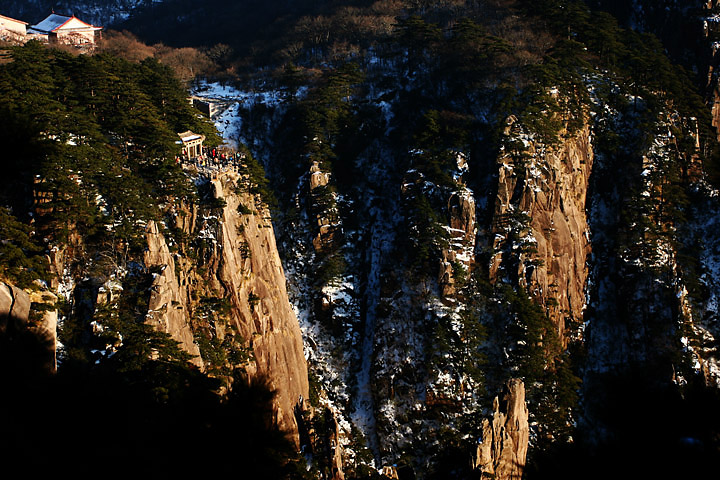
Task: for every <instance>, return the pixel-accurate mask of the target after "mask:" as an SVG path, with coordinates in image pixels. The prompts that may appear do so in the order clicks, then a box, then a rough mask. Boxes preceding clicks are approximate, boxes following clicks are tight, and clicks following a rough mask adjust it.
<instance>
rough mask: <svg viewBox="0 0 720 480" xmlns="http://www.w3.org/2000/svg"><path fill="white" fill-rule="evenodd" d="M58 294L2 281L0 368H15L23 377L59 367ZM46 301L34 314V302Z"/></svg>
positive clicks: (0, 295)
mask: <svg viewBox="0 0 720 480" xmlns="http://www.w3.org/2000/svg"><path fill="white" fill-rule="evenodd" d="M55 300H57V298H56V297H55V295H53V294H52V293H50V292H47V291H32V292H31V293H29V294H28V293H27V292H26V291H24V290H22V289H20V288H18V287H16V286H15V285H11V284H9V283H5V282H0V350H2V352H0V358H2V360H1V361H0V363H2V366H0V370H4V369H6V368H7V369H9V370H14V371H12V372H10V373H11V375H17V376H18V377H25V378H23V380H24V381H30V380H31V379H32V378H35V376H37V375H43V374H47V373H52V372H54V371H55V370H56V369H57V363H56V358H55V354H56V350H57V311H56V310H55V306H54V305H55ZM33 303H35V304H37V305H44V306H43V307H39V308H38V310H39V311H37V312H35V314H34V315H33V314H32V312H31V310H32V304H33Z"/></svg>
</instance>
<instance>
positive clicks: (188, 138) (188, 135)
mask: <svg viewBox="0 0 720 480" xmlns="http://www.w3.org/2000/svg"><path fill="white" fill-rule="evenodd" d="M178 136H179V137H180V139H181V140H182V141H183V143H187V142H192V141H193V140H205V136H204V135H198V134H197V133H193V132H191V131H190V130H188V131H187V132H182V133H178Z"/></svg>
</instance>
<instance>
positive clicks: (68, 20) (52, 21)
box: [32, 13, 102, 33]
mask: <svg viewBox="0 0 720 480" xmlns="http://www.w3.org/2000/svg"><path fill="white" fill-rule="evenodd" d="M63 27H65V28H66V29H72V30H77V29H88V28H90V29H93V30H101V29H102V27H96V26H94V25H90V24H89V23H85V22H83V21H82V20H80V19H79V18H77V17H76V16H75V15H73V16H70V17H68V16H67V15H58V14H57V13H53V14H51V15H50V16H49V17H47V18H46V19H45V20H43V21H42V22H40V23H38V24H37V25H33V27H32V28H33V30H37V31H38V32H43V33H50V32H57V31H58V30H60V29H62V28H63Z"/></svg>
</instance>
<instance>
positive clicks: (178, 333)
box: [144, 221, 203, 367]
mask: <svg viewBox="0 0 720 480" xmlns="http://www.w3.org/2000/svg"><path fill="white" fill-rule="evenodd" d="M145 237H146V238H147V242H148V248H147V250H146V251H145V259H144V260H145V267H146V268H148V269H159V270H160V271H159V273H155V275H154V277H155V278H154V280H153V283H152V286H151V287H150V301H149V305H148V313H147V317H146V318H147V321H148V323H150V324H151V325H153V326H154V327H155V328H156V329H157V330H159V331H162V332H165V333H168V334H170V336H171V337H172V338H173V339H174V340H176V341H177V342H179V346H180V348H182V349H183V350H185V351H186V352H187V353H189V354H190V355H192V356H193V359H192V360H191V361H192V362H193V363H194V364H195V365H197V366H198V367H202V364H203V362H202V359H201V357H200V349H199V347H198V345H197V344H196V343H195V342H194V338H193V332H192V329H191V327H190V322H189V318H188V296H187V291H186V290H184V289H182V288H180V284H179V282H178V277H177V275H176V271H175V261H174V259H173V257H172V255H171V254H170V250H169V249H168V246H167V243H166V242H165V237H164V236H163V234H162V233H160V231H159V230H158V227H157V224H156V223H155V222H153V221H151V222H148V226H147V229H146V232H145Z"/></svg>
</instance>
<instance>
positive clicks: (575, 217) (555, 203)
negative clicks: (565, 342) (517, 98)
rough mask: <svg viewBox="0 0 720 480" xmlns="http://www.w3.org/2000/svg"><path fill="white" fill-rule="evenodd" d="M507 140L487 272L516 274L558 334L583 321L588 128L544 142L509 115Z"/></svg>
mask: <svg viewBox="0 0 720 480" xmlns="http://www.w3.org/2000/svg"><path fill="white" fill-rule="evenodd" d="M505 140H506V147H505V148H504V154H503V155H502V156H501V157H500V158H499V160H498V164H499V173H498V193H497V198H496V199H495V212H494V221H493V233H494V235H495V237H494V239H493V251H494V252H495V253H494V255H493V258H492V260H491V265H490V277H491V279H492V280H493V281H497V280H498V279H500V278H508V279H510V280H512V281H517V283H518V284H519V285H520V286H521V287H523V288H524V289H526V290H527V291H528V293H530V294H531V295H532V296H533V297H534V298H535V299H536V300H537V301H538V302H540V304H542V305H543V306H544V307H545V309H546V310H547V312H548V314H549V315H550V317H551V318H552V320H553V322H554V323H555V325H557V328H558V333H560V334H561V337H562V334H563V332H564V330H565V325H566V322H567V321H572V322H580V321H582V317H583V311H584V309H585V306H586V302H585V286H586V281H587V277H588V269H587V266H586V260H587V258H588V255H589V254H590V251H591V246H590V237H589V227H588V222H587V218H586V212H585V204H586V200H587V192H588V182H589V178H590V172H591V170H592V163H593V156H594V155H593V147H592V144H591V135H590V127H589V126H585V127H584V128H583V129H581V130H580V131H578V132H577V133H575V134H574V135H572V136H571V137H570V138H568V139H566V140H564V141H563V142H562V143H560V144H559V145H557V146H554V147H548V146H545V145H543V144H542V143H541V142H538V141H536V140H534V139H533V138H532V136H529V135H527V134H526V133H524V132H523V130H522V127H521V126H519V125H517V124H516V122H515V119H514V118H511V119H510V120H509V125H508V127H507V128H506V130H505Z"/></svg>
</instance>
